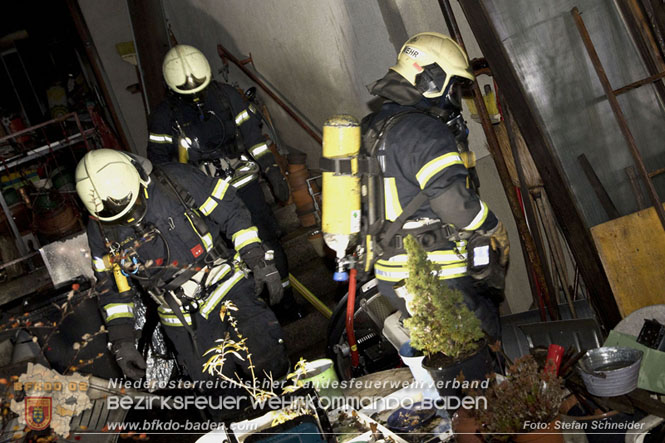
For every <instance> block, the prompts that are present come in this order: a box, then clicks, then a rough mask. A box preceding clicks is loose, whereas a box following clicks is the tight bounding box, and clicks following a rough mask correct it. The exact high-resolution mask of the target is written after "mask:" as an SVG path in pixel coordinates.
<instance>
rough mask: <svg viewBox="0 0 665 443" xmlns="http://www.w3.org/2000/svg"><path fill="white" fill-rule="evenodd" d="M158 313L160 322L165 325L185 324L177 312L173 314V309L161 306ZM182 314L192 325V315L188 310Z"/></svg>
mask: <svg viewBox="0 0 665 443" xmlns="http://www.w3.org/2000/svg"><path fill="white" fill-rule="evenodd" d="M157 314H158V315H159V321H160V323H161V324H163V325H164V326H183V324H182V322H181V321H180V320H179V319H178V317H177V316H176V315H175V314H173V311H172V310H170V309H166V308H163V307H161V306H160V307H159V308H158V309H157ZM182 316H183V318H184V319H185V321H186V322H187V324H188V325H190V326H191V325H192V316H191V315H189V314H188V313H186V312H183V313H182Z"/></svg>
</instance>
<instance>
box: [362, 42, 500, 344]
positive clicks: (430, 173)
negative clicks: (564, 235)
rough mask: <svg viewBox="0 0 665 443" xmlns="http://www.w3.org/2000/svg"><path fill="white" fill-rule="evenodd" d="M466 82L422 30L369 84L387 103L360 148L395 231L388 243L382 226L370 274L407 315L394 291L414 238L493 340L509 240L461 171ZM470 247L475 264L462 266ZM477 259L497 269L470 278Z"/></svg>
mask: <svg viewBox="0 0 665 443" xmlns="http://www.w3.org/2000/svg"><path fill="white" fill-rule="evenodd" d="M473 79H474V76H473V73H472V70H471V68H470V66H469V62H468V59H467V56H466V54H465V53H464V51H463V50H462V49H461V48H460V47H459V46H458V45H457V43H455V42H454V41H453V40H452V39H450V38H449V37H447V36H444V35H441V34H437V33H432V32H426V33H421V34H417V35H415V36H414V37H412V38H410V39H409V40H408V41H407V42H406V43H405V44H404V46H403V47H402V49H401V51H400V53H399V55H398V59H397V64H396V65H394V66H392V67H391V68H390V70H389V71H388V73H387V74H386V75H385V76H384V77H383V78H381V79H380V80H378V81H376V82H374V83H373V84H371V85H370V86H369V87H368V89H369V91H370V93H371V94H373V95H378V96H381V97H383V98H384V99H386V101H385V102H384V104H383V105H382V108H381V110H380V111H378V112H376V113H373V114H370V115H368V116H367V117H365V119H364V120H363V122H362V128H363V144H364V146H366V147H369V148H368V149H370V150H372V149H373V150H374V154H373V155H375V156H376V158H377V159H378V164H379V166H380V169H381V172H382V176H383V200H384V202H383V203H384V205H385V206H384V208H383V214H384V217H385V225H386V226H391V225H393V224H398V226H396V227H397V228H399V230H397V231H394V230H393V233H392V235H391V236H390V238H387V239H386V238H385V232H386V231H385V229H384V231H383V232H384V240H385V241H384V247H383V251H382V255H381V256H380V258H379V259H378V260H377V261H376V263H375V265H374V273H375V276H376V278H377V279H378V280H379V290H380V292H381V293H382V294H384V295H386V296H387V297H388V298H389V299H390V300H391V302H392V303H393V304H394V305H395V307H396V308H399V309H401V310H402V311H403V312H405V313H406V309H405V306H404V301H403V300H402V299H400V298H398V297H397V296H396V295H395V291H394V289H393V285H394V284H395V283H396V282H398V281H400V280H402V279H404V278H406V277H407V276H408V272H407V268H406V261H407V256H406V253H405V251H404V247H403V239H404V238H405V237H406V236H407V235H409V234H412V235H414V236H415V237H416V238H417V239H418V240H419V241H420V243H421V244H422V245H423V247H424V248H425V250H426V251H428V256H429V259H430V260H431V261H432V262H434V263H435V264H438V265H440V271H439V278H440V279H441V280H442V281H443V282H445V283H446V284H448V285H449V286H451V287H454V288H457V289H459V290H461V291H462V292H463V293H464V298H465V303H466V304H467V305H468V306H469V308H470V309H471V310H472V311H474V313H475V314H476V316H477V317H478V318H479V319H480V320H481V322H482V326H483V329H484V330H485V331H486V332H487V333H488V334H490V335H491V336H494V337H497V336H498V335H499V333H500V327H499V316H498V303H499V301H500V298H501V297H502V293H503V278H504V275H505V268H506V266H507V262H508V250H509V242H508V237H507V234H506V230H505V228H504V226H503V224H502V223H501V222H500V221H499V220H498V219H497V218H496V216H495V215H494V213H493V212H492V211H491V210H490V209H489V208H488V206H487V204H485V203H484V202H483V201H482V200H481V199H480V198H479V196H478V194H477V192H476V191H475V190H474V186H473V180H471V179H470V176H469V172H468V170H467V167H470V166H472V165H469V164H467V165H465V159H468V158H470V156H468V155H465V154H464V153H461V152H460V149H458V144H460V142H462V143H464V142H465V141H466V136H467V130H466V126H465V125H464V121H463V119H461V113H460V111H461V95H462V88H463V87H464V86H465V83H468V82H470V81H473ZM467 162H468V161H467ZM412 202H416V203H415V206H414V203H412ZM418 202H420V204H418ZM410 203H412V204H411V205H409V204H410ZM407 212H408V213H407ZM471 245H474V249H473V250H474V251H476V254H475V258H474V260H475V262H473V263H469V262H468V260H469V247H470V246H471ZM475 245H477V246H478V247H477V248H476V247H475ZM483 245H484V246H483ZM483 247H484V249H483ZM485 259H487V260H488V261H489V260H490V259H491V260H493V261H495V262H496V263H492V266H493V268H492V269H493V272H491V273H487V272H486V274H487V275H482V276H480V275H479V274H478V273H474V272H472V271H474V269H475V268H474V263H475V265H477V266H478V269H479V270H480V269H482V271H483V272H485V271H486V270H487V266H485V265H488V263H486V262H485ZM472 268H474V269H472ZM489 274H491V275H489ZM497 274H498V275H497ZM474 277H475V278H474Z"/></svg>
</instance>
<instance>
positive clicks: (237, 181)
mask: <svg viewBox="0 0 665 443" xmlns="http://www.w3.org/2000/svg"><path fill="white" fill-rule="evenodd" d="M257 178H259V176H258V175H256V174H250V175H247V176H245V177H242V178H238V179H235V180H233V181H232V182H231V186H233V187H234V188H236V189H240V188H242V187H243V186H245V185H247V184H249V183H250V182H252V181H253V180H255V179H257Z"/></svg>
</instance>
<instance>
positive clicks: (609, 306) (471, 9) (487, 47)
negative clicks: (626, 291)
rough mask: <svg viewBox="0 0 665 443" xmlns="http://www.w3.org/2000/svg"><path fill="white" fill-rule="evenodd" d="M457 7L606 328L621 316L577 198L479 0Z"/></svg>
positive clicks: (468, 0)
mask: <svg viewBox="0 0 665 443" xmlns="http://www.w3.org/2000/svg"><path fill="white" fill-rule="evenodd" d="M460 5H461V6H462V10H463V11H464V14H465V15H466V18H467V20H468V21H469V25H470V26H471V29H472V31H473V33H474V35H475V36H476V39H477V40H478V44H479V46H480V49H481V51H482V52H483V54H484V56H485V58H486V59H487V61H488V62H489V65H490V68H491V69H492V73H493V75H494V78H495V80H496V82H497V84H498V85H499V88H501V90H502V91H503V94H504V96H505V97H506V101H507V102H508V105H509V106H510V109H511V111H512V113H513V117H514V118H515V121H516V122H517V124H518V126H519V128H520V131H521V132H522V135H523V136H524V140H525V141H526V142H527V145H528V146H529V148H530V151H531V154H532V156H533V160H534V162H535V163H536V167H537V168H538V171H539V172H540V175H541V177H542V179H543V183H544V187H545V190H546V191H547V195H548V197H549V199H550V203H551V204H552V208H553V209H554V213H555V214H556V217H557V221H558V222H559V226H560V227H561V229H562V231H563V233H564V235H565V237H566V239H567V240H568V244H569V245H570V247H571V250H572V252H573V255H574V257H575V261H576V262H577V264H578V265H579V268H580V272H581V274H582V277H583V278H584V282H585V284H586V286H587V288H588V289H589V293H590V296H591V303H592V305H593V306H594V308H595V310H596V312H597V314H598V317H599V320H600V322H601V323H602V325H603V327H604V328H606V329H608V330H609V329H611V328H613V327H614V326H615V325H616V324H617V323H618V322H619V320H621V315H620V314H619V309H618V308H617V304H616V302H615V300H614V296H613V295H612V289H611V287H610V285H609V282H608V280H607V276H606V275H605V271H604V269H603V266H602V263H601V262H600V259H599V257H598V252H597V251H596V247H595V244H594V242H593V239H592V238H591V234H590V232H589V230H588V229H587V227H586V223H585V222H584V219H583V218H582V215H581V213H580V211H579V210H578V208H577V201H576V200H575V198H574V197H573V194H572V191H571V189H570V186H569V184H568V181H567V180H566V177H565V175H564V174H563V171H562V170H561V167H560V165H559V161H558V159H557V158H556V156H555V155H554V149H553V147H552V146H551V145H550V142H549V139H548V138H547V136H546V133H545V131H544V129H543V125H542V123H541V121H540V119H539V117H538V113H537V111H536V110H535V109H534V108H533V105H532V104H531V102H530V101H529V100H528V98H527V94H526V92H525V91H524V89H523V88H522V86H521V79H520V78H519V77H518V75H517V73H516V72H515V69H514V67H513V63H512V62H511V60H510V57H508V54H507V53H506V50H505V48H504V47H503V45H502V43H501V42H502V40H501V38H500V37H499V35H498V33H497V31H496V29H495V28H494V24H493V23H492V21H491V20H490V17H489V13H488V11H487V9H486V7H485V4H484V2H479V1H477V0H460Z"/></svg>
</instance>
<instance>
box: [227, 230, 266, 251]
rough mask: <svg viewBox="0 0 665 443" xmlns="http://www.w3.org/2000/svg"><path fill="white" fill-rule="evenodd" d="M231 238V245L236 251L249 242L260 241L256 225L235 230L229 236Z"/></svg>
mask: <svg viewBox="0 0 665 443" xmlns="http://www.w3.org/2000/svg"><path fill="white" fill-rule="evenodd" d="M231 240H232V241H233V247H234V248H235V250H236V251H239V250H241V249H242V248H244V247H245V246H247V245H249V244H252V243H260V242H261V240H260V239H259V232H258V229H257V228H256V226H252V227H251V228H247V229H243V230H240V231H238V232H236V233H235V234H233V235H232V236H231Z"/></svg>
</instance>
